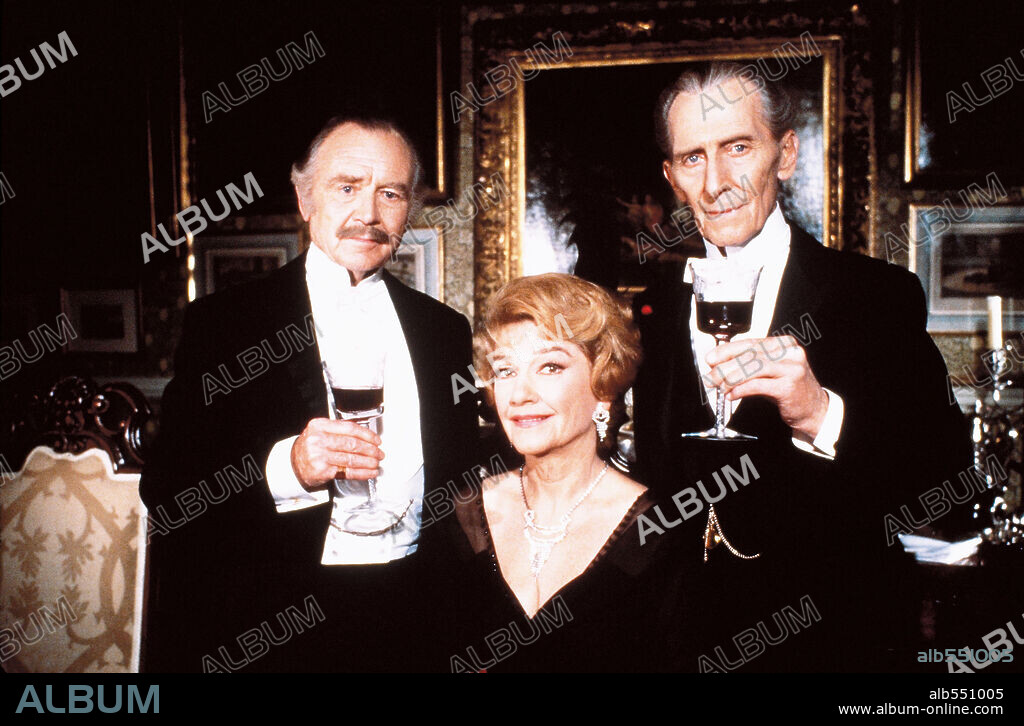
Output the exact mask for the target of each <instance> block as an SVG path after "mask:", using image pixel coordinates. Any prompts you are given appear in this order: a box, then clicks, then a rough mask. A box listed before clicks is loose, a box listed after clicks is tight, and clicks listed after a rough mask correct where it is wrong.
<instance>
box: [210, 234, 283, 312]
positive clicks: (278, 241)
mask: <svg viewBox="0 0 1024 726" xmlns="http://www.w3.org/2000/svg"><path fill="white" fill-rule="evenodd" d="M298 243H299V239H298V234H295V233H281V234H277V233H272V234H245V235H238V236H231V237H202V236H200V237H196V240H195V249H196V275H195V280H196V295H197V296H198V297H202V296H203V295H210V294H212V293H214V292H217V291H218V290H223V289H224V288H227V287H231V286H233V285H240V284H243V283H246V282H250V281H252V280H257V279H259V278H261V277H263V276H265V275H267V274H269V273H271V272H273V271H274V270H276V269H278V268H279V267H282V266H284V265H285V263H287V262H288V261H289V260H291V259H293V258H294V257H296V256H297V254H298Z"/></svg>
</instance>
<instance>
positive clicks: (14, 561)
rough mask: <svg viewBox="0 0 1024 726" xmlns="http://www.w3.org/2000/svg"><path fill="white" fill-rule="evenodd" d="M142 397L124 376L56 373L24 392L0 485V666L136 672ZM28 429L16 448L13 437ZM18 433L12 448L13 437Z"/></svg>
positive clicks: (141, 566) (142, 522)
mask: <svg viewBox="0 0 1024 726" xmlns="http://www.w3.org/2000/svg"><path fill="white" fill-rule="evenodd" d="M148 415H149V408H148V406H147V405H146V402H145V399H144V398H143V397H142V394H141V393H139V392H138V391H137V390H136V389H134V388H132V387H131V386H128V385H127V384H110V385H108V386H104V387H102V388H97V387H96V385H95V384H93V383H92V382H91V381H88V380H86V379H81V378H73V379H64V380H63V381H61V382H60V383H58V384H57V385H56V386H54V387H52V388H51V389H50V390H49V391H48V392H47V393H46V394H45V395H43V396H36V397H33V400H32V401H31V402H30V406H29V413H28V415H27V416H26V417H25V418H24V419H22V420H21V421H20V422H19V423H20V425H21V427H22V428H21V430H20V431H18V432H16V433H17V435H16V436H15V437H14V440H15V445H14V446H13V453H12V454H11V455H12V456H13V457H14V458H15V459H16V460H18V461H19V462H22V461H23V463H22V464H21V466H20V467H19V469H18V470H17V471H11V470H10V468H13V467H10V464H8V467H9V468H8V470H7V471H6V472H4V481H3V486H2V487H0V540H2V550H0V659H2V663H0V665H2V667H3V669H4V670H6V671H7V672H23V673H26V672H27V673H43V672H45V673H56V672H67V673H86V672H137V671H138V659H139V650H140V634H141V632H142V616H143V610H142V604H143V602H144V586H145V563H146V559H145V554H146V510H145V507H144V505H143V504H142V501H141V500H140V498H139V471H140V470H141V463H142V461H141V451H140V449H141V432H142V427H143V425H144V423H145V420H146V418H148ZM32 438H34V439H35V440H36V441H37V444H38V445H36V446H34V447H33V448H32V449H31V450H30V451H28V453H27V454H24V455H21V450H23V448H24V446H25V442H26V441H28V440H29V439H32ZM19 444H20V445H21V449H20V450H19V448H18V445H19ZM5 460H6V461H8V462H9V461H10V460H9V459H7V457H6V454H5Z"/></svg>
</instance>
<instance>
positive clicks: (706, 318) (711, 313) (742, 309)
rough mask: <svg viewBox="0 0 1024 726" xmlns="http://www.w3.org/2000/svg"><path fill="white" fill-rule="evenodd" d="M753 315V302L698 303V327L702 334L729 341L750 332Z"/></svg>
mask: <svg viewBox="0 0 1024 726" xmlns="http://www.w3.org/2000/svg"><path fill="white" fill-rule="evenodd" d="M753 313H754V301H753V300H729V301H727V302H698V303H697V327H698V328H700V330H701V332H704V333H708V334H709V335H713V336H715V337H716V338H717V337H719V336H721V337H723V338H725V339H727V340H728V339H729V338H732V336H734V335H739V334H740V333H746V332H747V331H748V330H750V318H751V317H752V315H753Z"/></svg>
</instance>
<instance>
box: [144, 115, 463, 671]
mask: <svg viewBox="0 0 1024 726" xmlns="http://www.w3.org/2000/svg"><path fill="white" fill-rule="evenodd" d="M420 172H421V166H420V162H419V158H418V156H417V154H416V151H415V150H414V148H413V146H412V144H411V143H410V141H409V139H408V137H407V136H406V135H405V134H404V133H403V132H402V131H401V130H399V129H398V128H397V127H396V126H395V125H394V124H392V123H390V122H388V121H386V120H381V119H376V118H362V117H337V118H334V119H332V120H331V121H329V122H328V123H327V125H326V126H325V127H324V128H323V130H322V131H321V132H320V133H319V134H318V135H317V137H316V138H315V139H314V140H313V141H312V143H311V144H310V146H309V148H308V150H307V152H306V154H305V156H304V158H303V159H301V160H300V161H299V162H297V163H296V164H295V165H294V166H293V167H292V182H293V184H294V185H295V190H296V195H297V197H298V204H299V210H300V212H301V213H302V217H303V219H304V220H306V222H308V224H309V231H310V238H311V240H312V245H311V246H310V248H309V250H308V251H307V252H306V253H305V254H303V255H301V256H300V257H299V258H298V259H296V260H294V261H293V262H291V263H289V264H287V265H285V266H284V267H282V268H281V269H279V270H277V271H275V272H274V273H272V274H271V275H270V276H268V277H266V278H264V279H262V280H259V281H257V282H254V283H250V284H248V285H245V286H242V287H238V288H231V289H228V290H225V291H223V292H218V293H216V294H214V295H211V296H209V297H206V298H202V299H200V300H197V301H196V302H194V303H193V304H191V305H190V306H189V308H188V310H187V312H186V318H185V326H184V332H183V335H182V340H181V343H180V345H179V349H178V352H177V357H176V359H175V377H174V379H173V380H172V381H171V383H170V384H169V385H168V387H167V391H166V393H165V395H164V400H163V406H162V414H161V422H160V423H161V433H160V436H159V439H158V441H157V444H156V447H155V451H154V452H153V453H152V455H151V457H150V461H149V464H148V466H147V468H146V470H145V472H144V473H143V480H142V494H143V498H144V499H145V501H146V504H147V506H148V507H149V509H150V512H151V514H152V513H154V512H156V513H158V514H159V516H162V517H164V519H162V520H161V519H159V517H156V518H155V521H159V522H161V525H160V526H155V531H154V532H153V533H152V534H153V536H152V545H151V560H150V562H151V566H150V571H151V574H152V577H151V583H150V594H149V595H150V596H149V610H148V614H149V626H148V628H147V639H146V646H147V647H146V655H145V662H144V667H145V668H146V669H147V670H176V671H181V670H185V671H194V670H201V671H204V672H208V671H214V670H224V671H234V670H259V671H267V670H272V671H293V670H301V671H324V670H374V671H383V670H391V671H393V670H407V669H414V668H418V667H420V666H421V664H423V663H426V662H428V661H427V658H428V657H429V656H428V651H429V649H430V642H431V638H430V636H431V631H432V629H433V626H432V623H431V621H430V620H429V618H430V617H432V614H433V613H435V612H439V611H440V608H433V607H431V605H430V603H431V602H432V600H431V599H430V596H429V592H431V591H436V590H438V589H439V588H438V586H437V579H438V578H435V577H433V575H432V574H431V572H432V570H431V569H430V568H428V567H426V566H425V565H424V562H425V561H426V560H427V559H429V558H430V557H431V552H432V551H433V550H434V548H433V546H432V542H433V540H432V539H431V530H429V529H428V528H425V527H423V526H421V523H423V522H428V521H430V518H431V515H429V513H425V512H424V500H425V497H426V501H427V502H428V503H429V502H431V501H436V499H431V497H429V496H428V495H429V494H430V493H431V492H432V491H433V490H438V491H439V492H440V491H441V490H442V486H443V485H444V484H445V482H447V481H448V480H451V479H458V478H461V477H460V475H461V472H462V471H465V470H467V469H468V468H469V464H470V460H469V457H470V456H472V453H473V452H474V451H475V446H476V442H477V414H476V408H475V405H476V404H475V400H474V399H472V398H471V397H468V396H462V397H461V398H460V399H457V400H454V399H453V396H452V393H451V390H452V389H451V379H452V375H453V374H454V373H457V372H464V371H465V370H466V368H467V366H469V365H470V361H471V339H470V328H469V324H468V322H467V321H466V320H465V319H464V318H463V317H462V316H461V315H459V314H458V313H456V312H455V311H453V310H451V309H450V308H447V307H446V306H444V305H442V304H441V303H439V302H437V301H435V300H433V299H432V298H430V297H428V296H426V295H424V294H422V293H419V292H417V291H415V290H412V289H410V288H408V287H406V286H405V285H403V284H402V283H401V282H399V281H398V280H397V279H395V278H394V277H393V276H392V275H391V274H389V273H388V272H387V271H385V270H384V269H383V268H384V264H385V263H386V262H387V261H388V259H389V258H390V256H391V255H392V253H393V250H394V248H395V247H396V245H397V244H399V243H400V240H401V236H402V232H403V230H404V228H405V225H406V221H407V220H408V219H409V217H410V213H411V212H414V211H415V208H416V206H417V203H418V195H417V190H418V183H419V179H420ZM367 348H372V349H373V350H375V351H376V352H377V353H378V354H383V358H384V360H385V363H384V369H383V384H384V385H383V398H384V410H385V416H384V419H383V420H384V424H385V425H384V427H383V429H381V432H380V435H378V434H377V433H374V432H373V431H371V430H370V429H369V428H365V427H363V426H360V425H358V424H356V423H353V422H351V421H343V420H336V419H334V418H333V417H330V416H329V415H328V393H327V391H328V388H327V386H326V385H325V376H324V371H323V365H326V366H327V367H328V368H331V367H337V366H341V367H344V366H345V365H346V364H348V363H351V361H352V360H353V359H355V358H357V357H358V356H360V355H361V351H364V350H365V349H367ZM225 372H227V373H230V375H231V379H232V381H233V382H232V383H231V384H229V385H230V389H231V390H222V388H221V387H220V386H219V385H218V383H217V382H218V381H221V380H223V379H224V373H225ZM247 460H248V461H249V462H253V463H254V464H253V465H252V469H253V470H252V471H250V470H249V469H245V468H243V462H245V461H247ZM255 464H258V467H259V471H256V470H255V468H256V467H255ZM231 467H234V471H235V472H237V471H238V470H242V471H243V475H244V476H243V477H242V478H244V479H245V481H244V482H243V483H241V484H238V485H237V486H233V487H232V486H231V485H232V484H235V483H236V482H237V481H238V479H239V477H238V476H235V478H234V479H232V478H231V477H230V476H228V475H227V474H225V472H227V473H228V474H231V473H232V471H233V470H232V468H231ZM371 478H374V479H375V480H376V485H377V491H378V492H379V495H380V497H381V498H382V499H388V500H395V501H402V502H406V503H408V506H407V508H406V509H405V511H404V512H403V515H404V516H402V518H401V519H400V521H398V522H397V523H395V524H393V526H391V527H389V528H386V529H385V530H384V531H381V532H376V533H374V534H370V535H366V534H357V533H353V532H352V531H351V530H350V529H349V528H348V527H347V526H345V522H346V521H347V520H346V516H347V515H346V513H347V512H350V511H351V510H352V508H353V506H357V505H358V504H360V503H361V502H363V501H365V500H366V498H367V496H368V487H367V485H366V482H367V480H369V479H371ZM335 480H337V481H338V482H339V484H338V485H337V486H334V485H333V482H334V481H335ZM200 483H201V484H200ZM215 483H216V484H220V483H223V484H225V486H224V487H223V489H222V490H221V489H220V488H218V487H217V486H215ZM190 487H197V489H196V491H198V492H199V495H188V494H186V495H184V496H183V493H186V492H187V490H189V488H190ZM207 489H210V490H211V494H216V496H214V497H212V498H211V497H207V496H205V495H203V494H202V493H203V492H205V491H206V490H207ZM213 489H217V492H213V491H212V490H213ZM200 506H201V507H202V509H203V510H204V511H202V512H200V511H199V508H200ZM428 508H429V507H428ZM183 514H184V515H186V516H183ZM188 515H194V516H188ZM168 523H173V524H174V525H175V526H171V525H170V524H168ZM431 662H432V661H431Z"/></svg>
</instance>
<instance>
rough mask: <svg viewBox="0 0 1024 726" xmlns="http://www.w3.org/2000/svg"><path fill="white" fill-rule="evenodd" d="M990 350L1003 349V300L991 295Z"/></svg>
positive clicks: (989, 298)
mask: <svg viewBox="0 0 1024 726" xmlns="http://www.w3.org/2000/svg"><path fill="white" fill-rule="evenodd" d="M987 300H988V348H989V350H999V349H1000V348H1002V347H1003V298H1001V297H1000V296H999V295H989V296H988V298H987Z"/></svg>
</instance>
